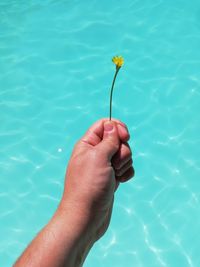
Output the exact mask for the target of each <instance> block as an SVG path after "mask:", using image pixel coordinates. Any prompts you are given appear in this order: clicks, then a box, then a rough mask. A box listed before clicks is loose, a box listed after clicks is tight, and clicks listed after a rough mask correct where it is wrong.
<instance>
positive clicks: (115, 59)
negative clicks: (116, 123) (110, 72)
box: [109, 56, 124, 120]
mask: <svg viewBox="0 0 200 267" xmlns="http://www.w3.org/2000/svg"><path fill="white" fill-rule="evenodd" d="M112 62H113V63H114V64H115V65H116V71H115V75H114V78H113V82H112V86H111V89H110V116H109V118H110V120H111V117H112V95H113V88H114V84H115V80H116V77H117V74H118V72H119V70H120V68H121V66H122V65H123V64H124V59H123V57H122V56H115V57H113V58H112Z"/></svg>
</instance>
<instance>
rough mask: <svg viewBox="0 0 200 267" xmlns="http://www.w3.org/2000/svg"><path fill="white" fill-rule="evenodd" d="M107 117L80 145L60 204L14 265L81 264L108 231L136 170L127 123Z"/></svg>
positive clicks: (66, 266)
mask: <svg viewBox="0 0 200 267" xmlns="http://www.w3.org/2000/svg"><path fill="white" fill-rule="evenodd" d="M106 121H107V120H106V119H104V120H100V121H98V122H96V123H95V124H94V125H93V126H92V127H91V128H90V129H89V130H88V131H87V133H86V134H85V135H84V136H83V137H82V138H81V140H80V141H79V142H77V144H76V145H75V148H74V150H73V153H72V156H71V158H70V162H69V164H68V168H67V172H66V180H65V189H64V193H63V197H62V200H61V202H60V205H59V207H58V209H57V211H56V213H55V214H54V216H53V218H52V219H51V220H50V222H49V223H48V224H47V225H46V226H45V227H44V228H43V229H42V230H41V232H40V233H39V234H38V235H37V236H36V238H35V239H34V240H33V241H32V242H31V244H30V245H29V246H28V248H27V249H26V250H25V251H24V253H23V254H22V255H21V256H20V258H19V259H18V260H17V262H16V263H15V265H14V267H81V266H82V265H83V263H84V260H85V258H86V256H87V254H88V253H89V250H90V249H91V247H92V246H93V244H94V243H95V242H96V241H97V240H98V239H99V238H100V237H101V236H102V235H103V234H104V233H105V231H106V230H107V228H108V226H109V222H110V218H111V214H112V208H113V202H114V193H115V191H116V190H117V188H118V186H119V184H120V183H121V182H125V181H127V180H129V179H130V178H131V177H132V176H133V174H134V170H133V167H132V158H131V150H130V147H129V146H128V144H127V141H128V139H129V134H128V131H127V128H126V126H125V125H124V124H123V123H121V122H120V121H117V120H115V121H112V122H106Z"/></svg>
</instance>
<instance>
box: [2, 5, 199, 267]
mask: <svg viewBox="0 0 200 267" xmlns="http://www.w3.org/2000/svg"><path fill="white" fill-rule="evenodd" d="M199 48H200V2H199V1H197V0H196V1H195V0H193V1H187V0H182V1H180V0H176V1H172V0H168V1H164V0H154V1H148V0H143V1H139V0H135V1H131V0H125V1H113V0H111V1H106V0H101V1H95V0H91V1H88V0H86V1H67V0H60V1H53V0H52V1H50V0H46V1H33V0H32V1H14V0H9V1H7V0H1V1H0V236H1V242H0V266H4V267H8V266H11V265H12V263H13V262H14V261H15V259H16V258H17V257H18V256H19V254H20V253H21V252H22V251H23V249H24V248H25V247H26V246H27V244H28V243H29V242H30V240H31V239H32V238H33V237H34V235H35V234H36V233H37V231H39V230H40V229H41V227H42V226H43V225H44V224H45V223H46V222H47V221H48V220H49V218H51V216H52V214H53V212H54V210H55V209H56V207H57V204H58V201H59V199H60V196H61V193H62V188H63V178H64V173H65V167H66V164H67V161H68V159H69V157H70V153H71V150H72V147H73V145H74V143H75V142H76V141H77V139H78V138H80V136H81V135H82V134H83V133H84V131H85V130H86V129H87V128H88V127H89V126H90V125H91V124H92V123H93V122H94V121H96V120H97V119H99V118H102V117H107V116H108V110H109V106H108V104H109V99H108V96H109V88H110V84H111V81H112V77H113V74H114V66H113V64H112V63H111V58H112V56H113V55H116V54H120V55H123V56H124V58H125V65H124V66H123V68H122V70H121V71H120V73H119V76H118V78H117V83H116V87H115V91H114V96H113V97H114V105H113V116H114V117H116V118H119V119H121V120H122V121H124V122H125V123H126V124H127V125H128V127H129V129H130V134H131V141H130V144H131V147H132V149H133V154H134V165H135V169H136V176H135V179H133V180H132V181H130V182H128V183H126V184H123V185H121V186H120V188H119V190H118V192H117V194H116V202H115V207H114V212H113V218H112V222H111V225H110V228H109V230H108V232H107V233H106V235H105V236H104V237H103V238H102V239H101V240H100V241H99V242H98V243H97V244H96V245H95V246H94V248H93V249H92V251H91V252H90V254H89V257H88V258H87V260H86V262H85V265H84V266H86V267H94V266H98V267H103V266H106V267H111V266H115V267H121V266H126V267H146V266H148V267H161V266H170V267H171V266H172V267H198V266H200V254H199V247H200V239H199V229H200V181H199V179H200V157H199V155H200V135H199V133H200V119H199V107H200V49H199Z"/></svg>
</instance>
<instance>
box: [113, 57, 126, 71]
mask: <svg viewBox="0 0 200 267" xmlns="http://www.w3.org/2000/svg"><path fill="white" fill-rule="evenodd" d="M112 62H113V63H114V64H115V65H116V68H121V66H122V65H123V64H124V59H123V57H122V56H115V57H113V58H112Z"/></svg>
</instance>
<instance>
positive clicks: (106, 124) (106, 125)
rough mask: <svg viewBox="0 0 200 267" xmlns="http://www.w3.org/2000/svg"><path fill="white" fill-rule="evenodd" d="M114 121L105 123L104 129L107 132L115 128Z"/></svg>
mask: <svg viewBox="0 0 200 267" xmlns="http://www.w3.org/2000/svg"><path fill="white" fill-rule="evenodd" d="M113 127H114V126H113V123H112V122H110V121H107V122H105V123H104V131H105V132H111V131H112V130H113Z"/></svg>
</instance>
